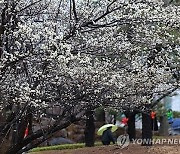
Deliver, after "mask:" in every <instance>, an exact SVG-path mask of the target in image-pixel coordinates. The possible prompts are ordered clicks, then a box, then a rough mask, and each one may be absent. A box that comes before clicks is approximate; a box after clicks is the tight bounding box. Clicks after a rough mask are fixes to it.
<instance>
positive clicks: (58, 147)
mask: <svg viewBox="0 0 180 154" xmlns="http://www.w3.org/2000/svg"><path fill="white" fill-rule="evenodd" d="M100 145H102V143H101V142H96V143H95V146H100ZM83 147H85V144H84V143H77V144H62V145H55V146H47V147H37V148H34V149H32V150H31V152H38V151H48V150H64V149H78V148H83Z"/></svg>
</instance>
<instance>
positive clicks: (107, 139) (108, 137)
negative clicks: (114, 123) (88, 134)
mask: <svg viewBox="0 0 180 154" xmlns="http://www.w3.org/2000/svg"><path fill="white" fill-rule="evenodd" d="M101 140H102V143H103V144H104V145H109V144H110V143H111V142H113V143H114V144H115V139H114V137H113V134H112V132H111V130H110V129H107V130H105V131H104V132H103V135H102V138H101Z"/></svg>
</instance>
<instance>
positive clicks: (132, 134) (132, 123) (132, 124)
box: [128, 113, 136, 141]
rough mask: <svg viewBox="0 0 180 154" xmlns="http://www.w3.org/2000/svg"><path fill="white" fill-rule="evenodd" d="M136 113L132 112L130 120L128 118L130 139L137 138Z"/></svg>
mask: <svg viewBox="0 0 180 154" xmlns="http://www.w3.org/2000/svg"><path fill="white" fill-rule="evenodd" d="M135 115H136V114H135V113H130V115H129V117H128V118H129V120H128V135H129V140H130V141H133V139H136V127H135Z"/></svg>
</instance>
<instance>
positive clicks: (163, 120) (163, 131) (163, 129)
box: [159, 116, 169, 136]
mask: <svg viewBox="0 0 180 154" xmlns="http://www.w3.org/2000/svg"><path fill="white" fill-rule="evenodd" d="M168 128H169V124H168V121H167V117H166V116H161V117H160V129H159V135H162V136H168V135H169V132H168Z"/></svg>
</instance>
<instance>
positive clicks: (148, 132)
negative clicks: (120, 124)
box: [142, 113, 152, 146]
mask: <svg viewBox="0 0 180 154" xmlns="http://www.w3.org/2000/svg"><path fill="white" fill-rule="evenodd" d="M151 122H152V121H151V116H150V114H144V113H143V114H142V145H143V146H151V145H152V127H151V126H152V124H151Z"/></svg>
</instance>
